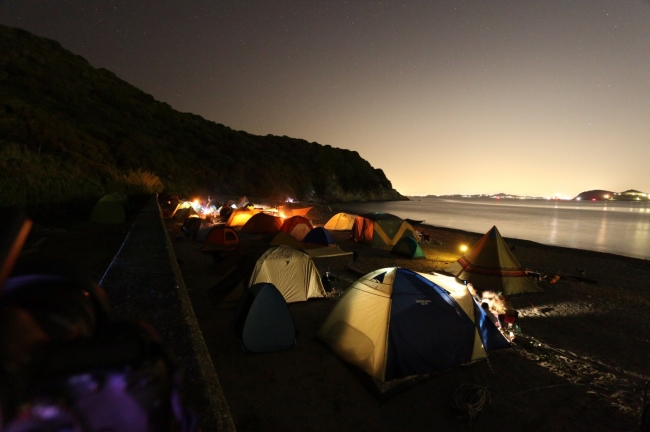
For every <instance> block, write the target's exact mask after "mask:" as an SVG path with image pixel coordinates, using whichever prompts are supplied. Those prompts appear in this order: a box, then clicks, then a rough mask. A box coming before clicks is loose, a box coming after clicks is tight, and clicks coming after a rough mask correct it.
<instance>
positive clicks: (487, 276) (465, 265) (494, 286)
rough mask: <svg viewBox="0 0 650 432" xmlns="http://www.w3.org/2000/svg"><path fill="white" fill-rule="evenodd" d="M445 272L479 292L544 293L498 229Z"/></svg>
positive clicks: (509, 293) (492, 231)
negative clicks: (472, 286) (469, 284)
mask: <svg viewBox="0 0 650 432" xmlns="http://www.w3.org/2000/svg"><path fill="white" fill-rule="evenodd" d="M445 271H446V272H448V273H451V274H452V275H454V276H456V277H457V278H458V279H460V280H464V281H467V282H471V283H472V285H474V287H475V288H476V289H477V290H478V291H486V290H489V291H494V292H501V293H503V294H505V295H515V294H524V293H531V292H542V291H544V290H543V289H542V288H540V287H539V286H538V285H537V283H535V281H534V280H533V279H532V278H531V277H530V276H528V274H527V273H526V271H525V270H524V269H523V268H522V267H521V265H520V264H519V262H518V261H517V258H515V256H514V255H513V254H512V252H511V251H510V249H509V248H508V245H506V242H505V240H503V237H501V234H500V233H499V230H497V227H496V226H493V227H492V229H490V231H488V232H487V233H486V234H485V235H484V236H483V237H482V238H481V239H480V240H479V241H478V242H477V243H476V244H475V245H474V246H473V247H472V248H471V249H470V250H469V251H468V252H467V253H466V254H465V255H463V256H462V257H460V258H459V259H458V261H456V262H454V263H452V264H450V265H449V266H448V267H447V268H445Z"/></svg>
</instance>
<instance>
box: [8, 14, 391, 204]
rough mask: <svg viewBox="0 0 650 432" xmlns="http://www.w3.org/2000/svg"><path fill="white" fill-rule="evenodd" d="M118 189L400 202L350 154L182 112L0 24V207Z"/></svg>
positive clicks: (51, 44)
mask: <svg viewBox="0 0 650 432" xmlns="http://www.w3.org/2000/svg"><path fill="white" fill-rule="evenodd" d="M115 190H120V191H123V192H125V193H127V194H132V193H151V192H159V191H162V190H166V191H168V192H172V193H181V194H190V193H205V192H208V193H213V194H224V195H239V194H247V195H253V196H268V197H280V198H282V197H285V196H291V197H295V198H298V199H314V200H319V201H349V200H388V199H403V197H402V196H401V195H400V194H399V193H398V192H397V191H395V190H394V189H393V188H392V185H391V183H390V181H389V180H388V179H387V178H386V176H385V175H384V173H383V171H382V170H380V169H375V168H373V167H372V166H371V165H370V164H369V163H368V162H367V161H366V160H364V159H362V158H361V156H360V155H359V154H358V153H357V152H353V151H349V150H343V149H338V148H333V147H331V146H329V145H320V144H318V143H309V142H307V141H304V140H300V139H294V138H289V137H286V136H283V137H279V136H272V135H267V136H256V135H251V134H248V133H246V132H242V131H235V130H232V129H230V128H228V127H226V126H224V125H221V124H217V123H214V122H211V121H207V120H205V119H203V118H202V117H200V116H197V115H194V114H189V113H180V112H178V111H175V110H173V109H172V108H171V107H170V106H169V105H168V104H166V103H163V102H158V101H156V100H154V98H153V97H152V96H151V95H149V94H146V93H144V92H142V91H141V90H139V89H137V88H135V87H133V86H131V85H130V84H128V83H126V82H124V81H122V80H121V79H119V78H118V77H117V76H115V74H113V73H112V72H110V71H108V70H106V69H96V68H94V67H92V66H91V65H90V64H89V63H88V62H87V61H86V60H85V59H83V58H82V57H80V56H77V55H74V54H72V53H71V52H69V51H67V50H65V49H63V48H62V47H61V45H60V44H58V43H57V42H55V41H52V40H49V39H44V38H39V37H36V36H34V35H32V34H30V33H28V32H26V31H24V30H20V29H16V28H11V27H6V26H0V205H3V206H5V205H23V204H25V203H30V204H36V203H52V202H64V201H68V200H70V199H78V198H80V197H85V198H92V197H99V196H102V195H104V194H105V193H108V192H113V191H115Z"/></svg>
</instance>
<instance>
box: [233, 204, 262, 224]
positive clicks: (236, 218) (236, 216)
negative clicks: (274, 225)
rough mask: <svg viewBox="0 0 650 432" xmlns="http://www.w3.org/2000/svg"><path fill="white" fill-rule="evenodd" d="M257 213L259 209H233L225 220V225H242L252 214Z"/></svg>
mask: <svg viewBox="0 0 650 432" xmlns="http://www.w3.org/2000/svg"><path fill="white" fill-rule="evenodd" d="M257 213H259V211H257V210H255V209H248V208H237V209H233V211H232V213H230V216H229V217H228V220H227V221H226V225H228V226H229V227H242V226H244V225H245V224H246V222H248V220H249V219H250V218H252V217H253V215H256V214H257Z"/></svg>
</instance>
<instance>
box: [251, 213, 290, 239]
mask: <svg viewBox="0 0 650 432" xmlns="http://www.w3.org/2000/svg"><path fill="white" fill-rule="evenodd" d="M280 228H282V218H279V217H276V216H271V215H268V214H266V213H257V214H254V215H253V216H251V217H250V219H248V220H247V221H246V223H245V224H244V226H242V227H241V232H243V233H247V234H270V233H275V232H278V231H280Z"/></svg>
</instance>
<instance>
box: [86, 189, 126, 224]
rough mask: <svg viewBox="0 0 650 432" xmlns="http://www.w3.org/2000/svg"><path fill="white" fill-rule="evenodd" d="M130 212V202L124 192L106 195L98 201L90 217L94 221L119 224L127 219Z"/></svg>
mask: <svg viewBox="0 0 650 432" xmlns="http://www.w3.org/2000/svg"><path fill="white" fill-rule="evenodd" d="M128 214H129V202H128V199H127V197H126V195H124V194H123V193H119V192H118V193H112V194H108V195H104V196H103V197H102V198H100V200H99V201H97V204H95V207H93V211H92V213H91V215H90V218H91V220H92V221H93V222H100V223H107V224H118V223H122V222H124V221H125V220H126V218H127V216H128Z"/></svg>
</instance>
